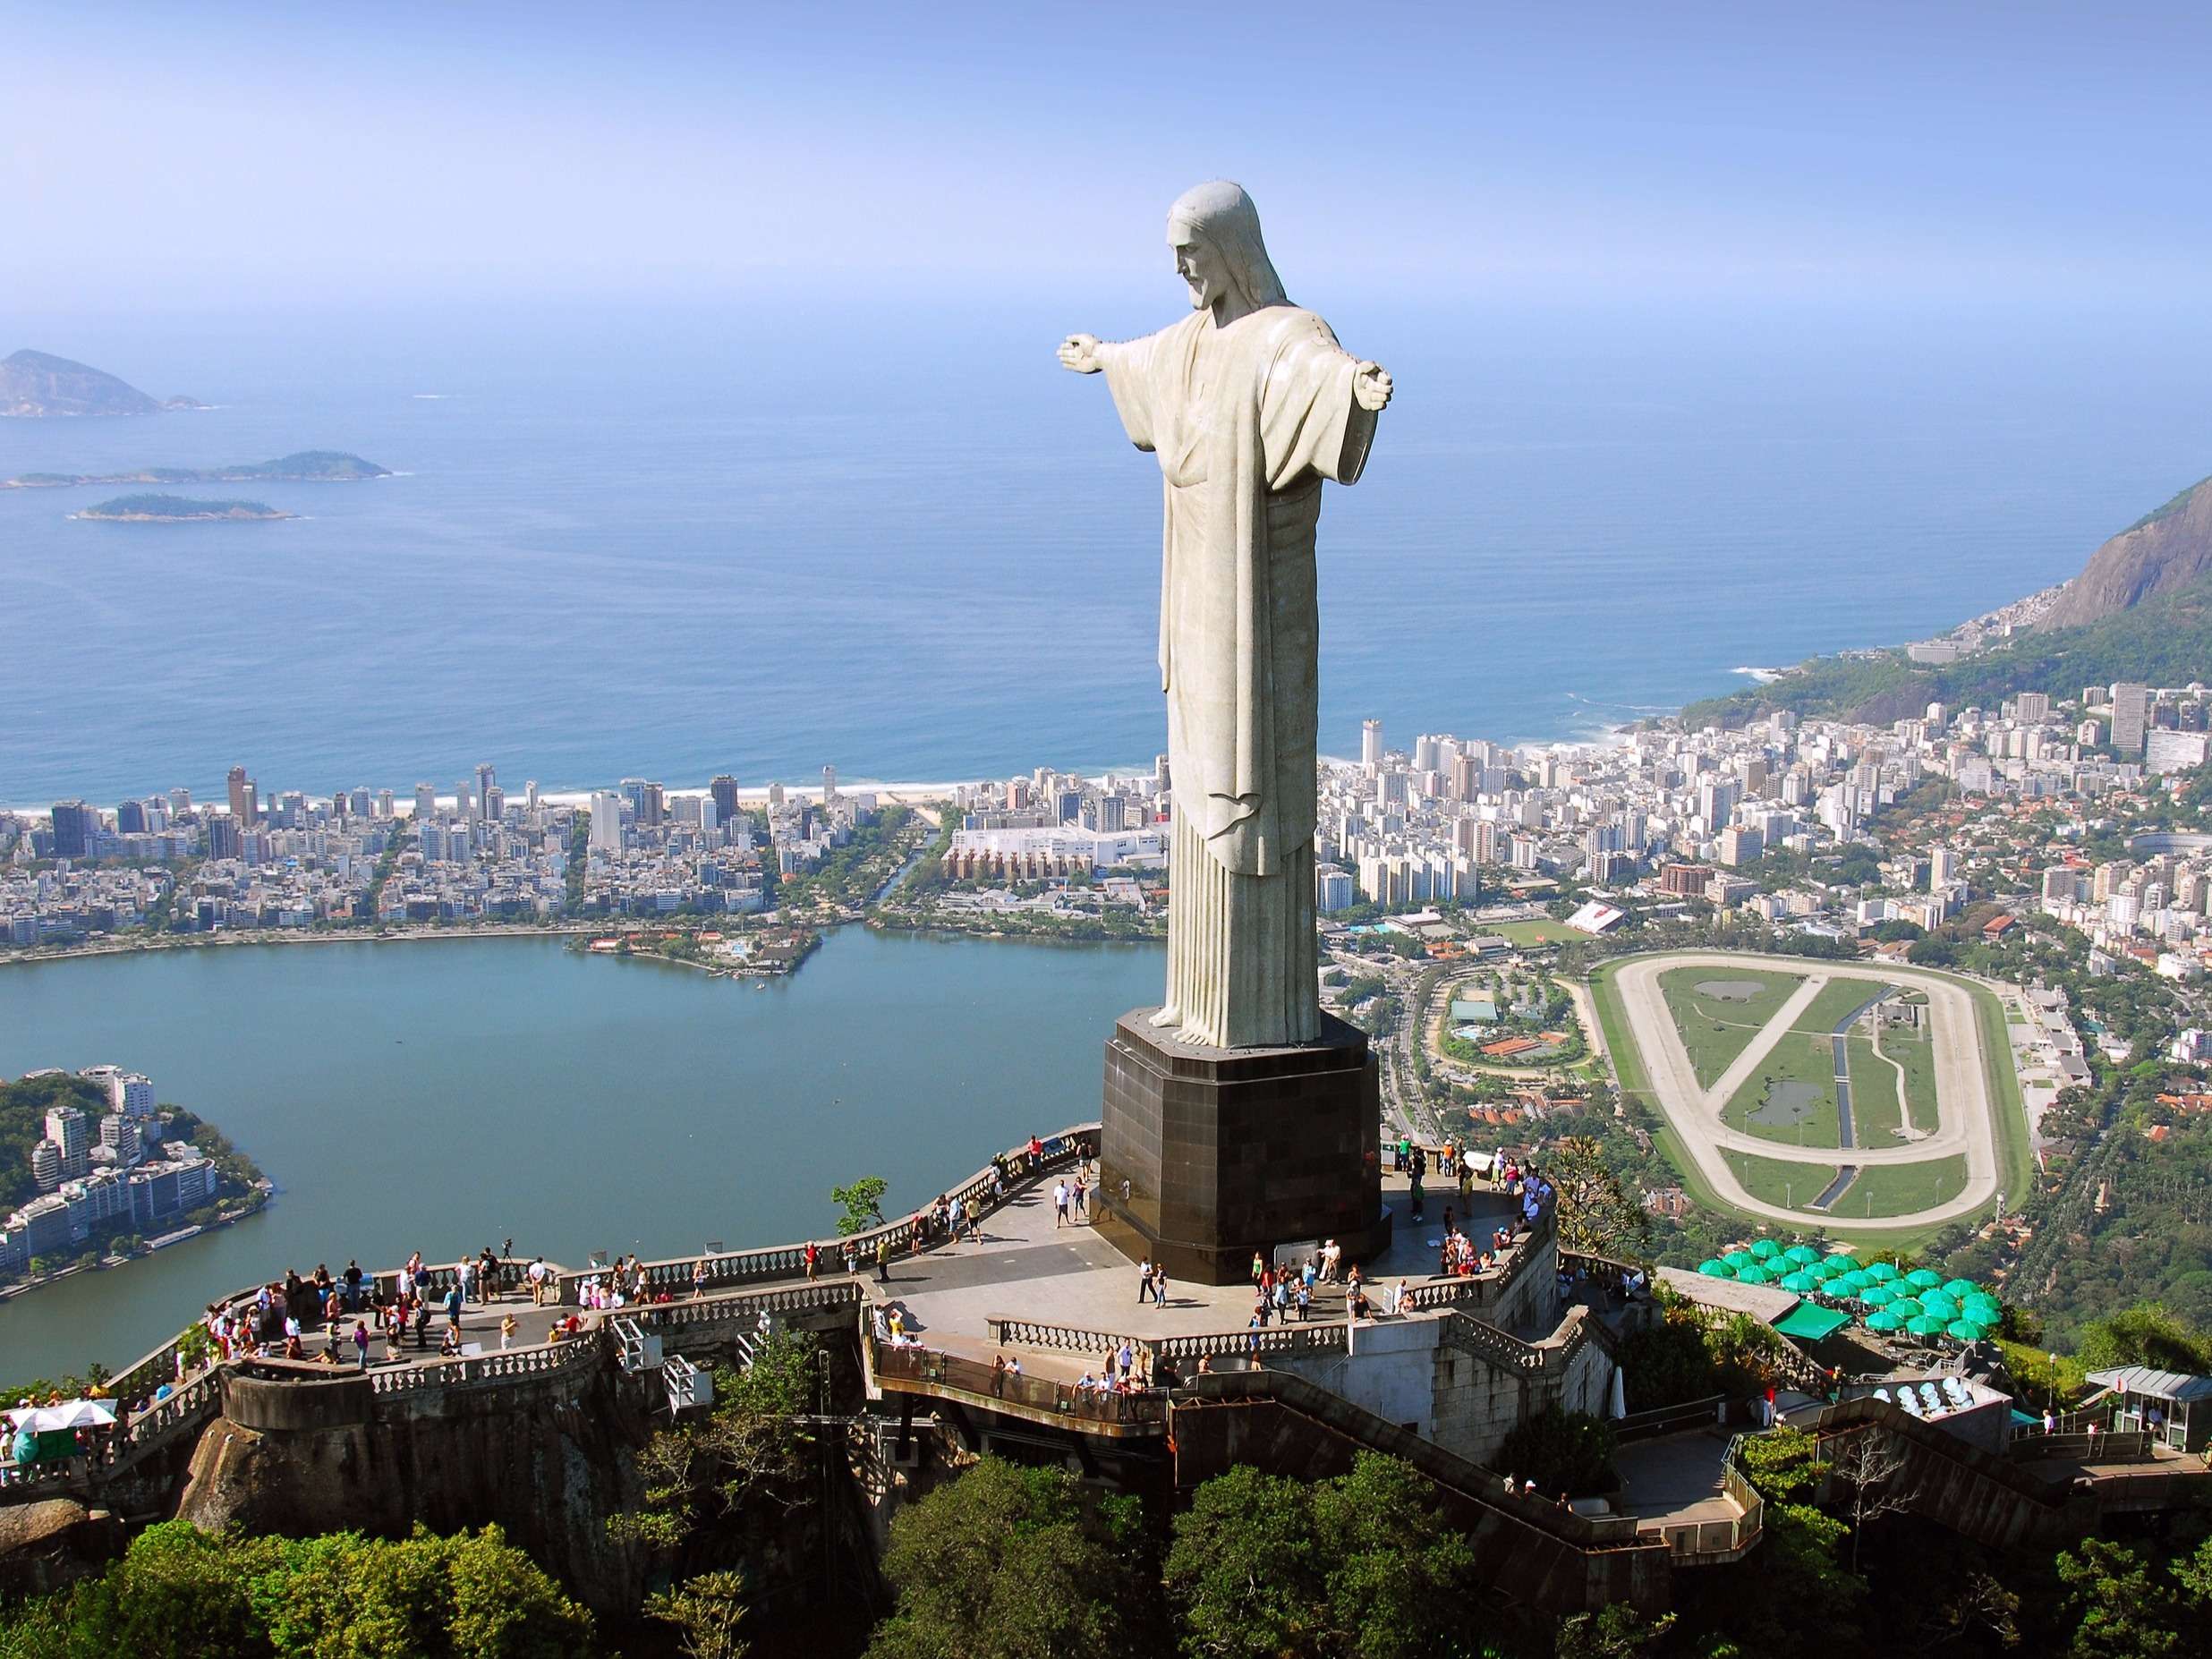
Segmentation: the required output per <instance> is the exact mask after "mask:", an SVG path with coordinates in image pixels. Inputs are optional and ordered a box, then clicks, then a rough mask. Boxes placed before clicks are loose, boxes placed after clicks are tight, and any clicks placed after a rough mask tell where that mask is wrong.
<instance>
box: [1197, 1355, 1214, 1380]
mask: <svg viewBox="0 0 2212 1659" xmlns="http://www.w3.org/2000/svg"><path fill="white" fill-rule="evenodd" d="M1198 1374H1199V1375H1200V1376H1202V1377H1204V1376H1212V1374H1213V1356H1212V1355H1211V1354H1201V1355H1199V1356H1198Z"/></svg>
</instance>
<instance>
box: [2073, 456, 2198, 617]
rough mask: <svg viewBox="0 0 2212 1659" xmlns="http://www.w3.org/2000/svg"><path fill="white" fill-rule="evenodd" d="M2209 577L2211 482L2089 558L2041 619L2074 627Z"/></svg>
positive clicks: (2176, 499) (2186, 492)
mask: <svg viewBox="0 0 2212 1659" xmlns="http://www.w3.org/2000/svg"><path fill="white" fill-rule="evenodd" d="M2206 574H2212V478H2208V479H2206V480H2204V481H2202V482H2201V483H2199V484H2196V485H2193V486H2192V487H2191V488H2190V489H2184V490H2183V491H2182V493H2181V494H2180V495H2178V496H2176V497H2174V499H2173V500H2171V501H2169V502H2167V503H2166V504H2165V506H2162V507H2160V508H2159V509H2158V510H2157V512H2155V513H2153V514H2151V515H2148V517H2145V518H2142V519H2139V520H2138V521H2137V522H2136V523H2133V524H2131V525H2130V526H2129V527H2128V528H2127V529H2125V530H2123V531H2122V532H2120V533H2119V534H2118V535H2116V536H2114V538H2113V539H2112V540H2109V541H2107V542H2106V543H2105V545H2104V546H2103V547H2101V548H2099V549H2097V551H2096V552H2095V553H2094V554H2093V555H2091V556H2090V558H2089V564H2088V565H2087V566H2084V567H2083V569H2082V572H2081V574H2080V575H2078V576H2076V577H2075V578H2074V579H2073V580H2072V582H2070V583H2067V584H2066V589H2065V591H2064V592H2063V593H2061V594H2060V595H2059V596H2058V602H2057V604H2056V605H2055V606H2054V607H2053V608H2052V609H2051V611H2050V613H2049V614H2048V615H2047V616H2046V617H2044V618H2043V621H2042V624H2041V625H2042V626H2043V627H2045V628H2046V629H2048V628H2072V627H2080V626H2081V625H2083V624H2085V623H2091V622H2097V621H2099V620H2101V619H2102V618H2104V617H2110V616H2114V615H2115V614H2117V613H2118V612H2120V611H2123V610H2129V609H2131V608H2134V607H2135V606H2137V605H2140V604H2141V603H2142V602H2143V601H2144V600H2147V599H2151V598H2154V597H2156V596H2157V595H2158V594H2161V593H2171V592H2173V591H2175V590H2176V589H2179V588H2184V587H2187V586H2188V585H2189V584H2190V583H2192V582H2194V581H2196V580H2197V579H2198V578H2199V577H2200V576H2204V575H2206Z"/></svg>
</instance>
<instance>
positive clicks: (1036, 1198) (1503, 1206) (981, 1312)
mask: <svg viewBox="0 0 2212 1659" xmlns="http://www.w3.org/2000/svg"><path fill="white" fill-rule="evenodd" d="M1383 1181H1384V1189H1383V1201H1384V1202H1385V1203H1386V1204H1389V1205H1390V1206H1391V1209H1392V1211H1393V1212H1395V1213H1396V1214H1397V1215H1398V1216H1399V1217H1400V1218H1401V1219H1400V1223H1399V1226H1398V1228H1397V1229H1396V1231H1395V1232H1394V1234H1393V1236H1392V1239H1391V1248H1390V1250H1389V1252H1388V1253H1387V1254H1386V1255H1384V1256H1383V1257H1382V1259H1381V1260H1379V1261H1374V1262H1369V1263H1364V1264H1362V1267H1361V1272H1362V1275H1363V1277H1364V1278H1365V1281H1366V1284H1367V1287H1368V1290H1367V1294H1368V1297H1369V1299H1370V1301H1371V1303H1372V1304H1373V1306H1374V1309H1375V1312H1376V1315H1377V1317H1378V1318H1382V1319H1388V1318H1391V1315H1390V1314H1384V1313H1383V1312H1382V1309H1384V1308H1385V1307H1386V1306H1388V1305H1389V1288H1390V1287H1393V1286H1395V1285H1396V1284H1397V1283H1398V1282H1399V1280H1400V1279H1403V1280H1406V1281H1407V1282H1408V1284H1409V1285H1411V1286H1413V1287H1416V1288H1419V1287H1422V1286H1429V1285H1434V1286H1435V1287H1437V1289H1438V1290H1439V1291H1447V1290H1451V1289H1458V1288H1461V1287H1464V1286H1465V1285H1466V1284H1467V1283H1468V1281H1467V1280H1440V1279H1438V1278H1436V1276H1435V1268H1436V1256H1437V1250H1438V1247H1439V1246H1440V1245H1441V1244H1442V1238H1443V1232H1444V1228H1443V1212H1444V1210H1445V1208H1446V1207H1447V1206H1449V1207H1450V1208H1451V1210H1452V1212H1453V1214H1454V1217H1455V1219H1458V1220H1459V1221H1461V1222H1462V1225H1463V1227H1468V1228H1471V1229H1473V1230H1475V1231H1476V1235H1477V1242H1478V1244H1479V1243H1480V1242H1481V1239H1482V1238H1483V1237H1485V1236H1486V1235H1487V1233H1488V1232H1489V1230H1490V1229H1492V1228H1493V1227H1496V1226H1498V1225H1501V1224H1502V1222H1503V1221H1504V1220H1505V1219H1506V1217H1507V1216H1509V1215H1512V1214H1517V1213H1518V1210H1517V1206H1516V1205H1515V1204H1514V1201H1513V1200H1512V1199H1510V1198H1509V1197H1508V1196H1506V1195H1504V1194H1503V1193H1493V1192H1491V1191H1490V1190H1489V1189H1488V1188H1487V1187H1485V1186H1483V1185H1481V1184H1477V1186H1476V1189H1475V1191H1474V1194H1473V1195H1472V1196H1471V1197H1470V1198H1468V1199H1465V1200H1463V1199H1461V1198H1460V1197H1459V1194H1458V1192H1457V1191H1456V1190H1455V1189H1454V1188H1453V1187H1451V1185H1450V1184H1449V1183H1447V1184H1446V1185H1445V1186H1444V1187H1442V1190H1439V1189H1438V1188H1437V1187H1434V1186H1432V1187H1429V1188H1428V1191H1427V1195H1426V1204H1427V1215H1428V1220H1427V1221H1426V1222H1425V1223H1424V1224H1420V1225H1416V1224H1414V1223H1412V1222H1410V1221H1405V1220H1403V1219H1402V1218H1404V1217H1405V1216H1406V1215H1407V1213H1408V1193H1407V1188H1406V1183H1405V1180H1404V1178H1402V1177H1396V1178H1393V1177H1392V1176H1391V1175H1388V1174H1385V1176H1384V1178H1383ZM982 1233H983V1238H982V1239H981V1241H980V1242H974V1243H971V1242H968V1241H966V1240H965V1239H964V1240H962V1241H961V1242H960V1243H958V1244H938V1245H933V1246H930V1247H929V1248H928V1249H926V1250H924V1251H923V1252H921V1253H920V1254H918V1255H910V1256H906V1257H904V1258H902V1259H900V1260H898V1261H894V1262H893V1263H891V1266H890V1279H889V1282H888V1283H885V1282H881V1281H879V1280H877V1278H876V1276H875V1275H874V1274H873V1273H872V1272H870V1273H867V1274H864V1275H862V1277H863V1278H864V1279H865V1280H866V1281H867V1283H868V1286H869V1290H870V1294H871V1295H872V1296H873V1297H875V1298H876V1299H877V1300H878V1301H880V1302H881V1303H882V1304H884V1305H885V1306H886V1307H887V1308H895V1309H897V1310H898V1314H899V1315H900V1318H901V1321H902V1323H904V1325H905V1327H906V1331H908V1332H909V1333H910V1334H912V1335H914V1336H916V1337H919V1338H920V1339H921V1340H922V1341H923V1345H924V1346H926V1347H929V1348H941V1349H943V1350H945V1351H946V1352H949V1353H953V1354H958V1355H964V1356H968V1357H982V1358H983V1359H985V1360H988V1359H989V1358H990V1357H991V1356H992V1355H993V1354H995V1353H997V1352H998V1351H999V1349H1000V1348H1002V1347H1003V1348H1005V1349H1006V1350H1007V1351H1008V1353H1009V1354H1010V1355H1018V1356H1019V1357H1020V1358H1021V1362H1022V1365H1023V1368H1024V1369H1025V1371H1027V1372H1029V1373H1030V1374H1033V1375H1041V1376H1051V1377H1056V1378H1059V1379H1061V1380H1063V1381H1073V1380H1075V1379H1076V1377H1078V1376H1080V1375H1081V1374H1083V1373H1084V1372H1085V1370H1089V1369H1093V1368H1094V1364H1093V1362H1091V1361H1090V1360H1089V1359H1088V1357H1086V1356H1085V1355H1084V1354H1082V1353H1075V1354H1070V1353H1069V1352H1068V1344H1067V1343H1066V1341H1065V1340H1054V1339H1055V1338H1056V1337H1057V1336H1058V1335H1059V1333H1061V1332H1076V1333H1080V1332H1095V1333H1101V1334H1104V1335H1111V1336H1115V1337H1123V1336H1126V1337H1129V1338H1131V1339H1133V1340H1135V1341H1136V1342H1138V1343H1140V1344H1151V1343H1156V1342H1161V1341H1165V1340H1169V1339H1171V1338H1176V1337H1202V1336H1228V1335H1236V1336H1239V1337H1241V1335H1242V1334H1243V1333H1244V1331H1246V1325H1247V1323H1248V1322H1249V1321H1250V1319H1251V1316H1252V1304H1253V1290H1252V1287H1251V1286H1250V1285H1249V1284H1233V1285H1202V1284H1194V1283H1183V1282H1178V1281H1176V1280H1169V1281H1168V1300H1167V1305H1166V1306H1164V1307H1162V1306H1156V1305H1155V1304H1153V1302H1151V1301H1149V1300H1146V1301H1144V1302H1139V1301H1138V1300H1137V1296H1136V1264H1135V1263H1132V1262H1130V1261H1129V1260H1128V1259H1127V1257H1125V1256H1124V1255H1122V1254H1121V1253H1120V1252H1119V1250H1117V1249H1115V1248H1114V1247H1113V1246H1111V1245H1110V1244H1109V1243H1107V1242H1106V1240H1105V1239H1104V1238H1102V1236H1100V1235H1099V1234H1098V1233H1096V1232H1095V1231H1093V1229H1092V1228H1091V1227H1089V1226H1088V1225H1079V1224H1070V1225H1068V1226H1066V1227H1061V1226H1059V1225H1057V1224H1056V1216H1055V1213H1054V1208H1053V1204H1052V1182H1051V1180H1049V1179H1048V1180H1045V1181H1041V1182H1039V1183H1038V1184H1037V1185H1035V1186H1034V1187H1028V1188H1026V1189H1025V1190H1022V1191H1017V1192H1016V1193H1014V1194H1013V1195H1011V1196H1010V1197H1009V1199H1008V1202H1007V1203H1006V1204H1004V1205H1003V1206H1002V1207H1000V1209H998V1210H995V1211H993V1212H991V1214H990V1215H989V1216H987V1217H985V1218H984V1220H983V1225H982ZM1309 1253H1310V1252H1309V1251H1301V1250H1296V1249H1291V1248H1284V1249H1282V1250H1281V1251H1280V1252H1279V1255H1280V1260H1281V1261H1282V1262H1283V1263H1286V1264H1288V1263H1290V1262H1292V1261H1294V1260H1295V1261H1297V1262H1300V1263H1302V1262H1303V1261H1304V1259H1305V1256H1306V1254H1309ZM1517 1255H1519V1250H1518V1249H1516V1250H1514V1251H1510V1252H1508V1253H1507V1255H1506V1257H1505V1258H1504V1262H1503V1264H1502V1266H1501V1267H1499V1268H1493V1270H1492V1271H1491V1272H1489V1273H1487V1274H1481V1275H1477V1276H1476V1280H1474V1282H1475V1283H1476V1284H1478V1285H1479V1284H1484V1283H1490V1282H1495V1281H1497V1280H1500V1279H1501V1278H1502V1276H1503V1275H1504V1274H1506V1273H1508V1272H1510V1271H1512V1269H1513V1268H1514V1266H1515V1261H1514V1258H1515V1257H1516V1256H1517ZM1345 1318H1346V1310H1345V1288H1344V1286H1342V1285H1341V1284H1334V1285H1317V1286H1315V1296H1314V1306H1313V1310H1312V1314H1311V1318H1310V1320H1309V1321H1308V1322H1307V1323H1308V1325H1309V1327H1310V1326H1318V1325H1323V1324H1336V1325H1341V1324H1342V1323H1344V1321H1345ZM994 1322H1000V1323H994ZM1006 1322H1010V1323H1006ZM1024 1326H1028V1327H1034V1328H1036V1335H1037V1338H1038V1339H1039V1340H1035V1341H1028V1340H1023V1333H1022V1328H1023V1327H1024ZM1286 1328H1287V1329H1288V1330H1289V1331H1297V1330H1298V1329H1299V1328H1300V1322H1299V1321H1298V1319H1297V1315H1296V1314H1295V1313H1294V1314H1292V1316H1291V1318H1290V1320H1289V1324H1288V1326H1287V1327H1285V1326H1281V1325H1274V1326H1271V1327H1270V1329H1271V1330H1276V1331H1280V1330H1283V1329H1286ZM1000 1331H1004V1332H1005V1335H1006V1339H1007V1340H1004V1341H1001V1340H999V1339H1000ZM1514 1334H1517V1335H1521V1336H1526V1337H1536V1336H1544V1335H1548V1334H1550V1333H1549V1331H1548V1330H1547V1331H1520V1332H1516V1333H1514Z"/></svg>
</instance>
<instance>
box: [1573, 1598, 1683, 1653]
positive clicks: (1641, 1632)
mask: <svg viewBox="0 0 2212 1659" xmlns="http://www.w3.org/2000/svg"><path fill="white" fill-rule="evenodd" d="M1673 1628H1674V1615H1673V1614H1672V1613H1661V1614H1660V1615H1659V1617H1657V1618H1656V1619H1646V1618H1645V1617H1644V1615H1643V1614H1641V1613H1639V1612H1637V1611H1636V1609H1635V1608H1633V1607H1630V1606H1629V1605H1627V1604H1625V1603H1620V1602H1616V1603H1614V1604H1612V1606H1610V1607H1607V1608H1605V1609H1604V1611H1603V1612H1595V1613H1577V1614H1576V1615H1575V1616H1574V1617H1573V1618H1571V1619H1569V1620H1566V1621H1563V1622H1562V1623H1561V1625H1560V1627H1559V1642H1558V1645H1557V1646H1555V1647H1554V1648H1553V1655H1554V1659H1643V1655H1646V1654H1649V1653H1652V1652H1654V1651H1655V1649H1656V1648H1657V1647H1658V1646H1659V1644H1660V1643H1662V1642H1663V1641H1664V1640H1666V1637H1667V1632H1668V1631H1670V1630H1672V1629H1673Z"/></svg>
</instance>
